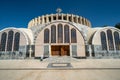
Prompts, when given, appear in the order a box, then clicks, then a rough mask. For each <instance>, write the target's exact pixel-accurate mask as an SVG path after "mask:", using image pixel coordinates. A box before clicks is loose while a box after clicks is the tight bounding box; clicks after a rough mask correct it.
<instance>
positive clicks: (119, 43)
mask: <svg viewBox="0 0 120 80" xmlns="http://www.w3.org/2000/svg"><path fill="white" fill-rule="evenodd" d="M114 40H115V47H116V50H120V37H119V33H118V32H117V31H115V32H114Z"/></svg>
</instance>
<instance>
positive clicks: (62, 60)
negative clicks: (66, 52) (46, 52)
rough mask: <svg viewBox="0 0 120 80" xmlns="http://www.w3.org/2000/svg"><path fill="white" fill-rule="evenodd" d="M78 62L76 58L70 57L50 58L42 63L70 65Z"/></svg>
mask: <svg viewBox="0 0 120 80" xmlns="http://www.w3.org/2000/svg"><path fill="white" fill-rule="evenodd" d="M74 61H75V62H76V61H79V60H78V59H76V58H72V57H70V56H52V57H49V58H46V59H43V62H49V63H71V62H74Z"/></svg>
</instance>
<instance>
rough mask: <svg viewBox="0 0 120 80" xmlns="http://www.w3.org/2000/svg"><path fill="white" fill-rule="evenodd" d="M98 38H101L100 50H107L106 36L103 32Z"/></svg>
mask: <svg viewBox="0 0 120 80" xmlns="http://www.w3.org/2000/svg"><path fill="white" fill-rule="evenodd" d="M100 37H101V45H102V50H107V41H106V34H105V32H104V31H102V32H101V33H100Z"/></svg>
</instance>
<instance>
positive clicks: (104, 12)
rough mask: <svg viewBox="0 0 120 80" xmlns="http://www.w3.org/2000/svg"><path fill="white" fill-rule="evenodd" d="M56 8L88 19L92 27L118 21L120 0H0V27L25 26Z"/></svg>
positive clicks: (119, 20)
mask: <svg viewBox="0 0 120 80" xmlns="http://www.w3.org/2000/svg"><path fill="white" fill-rule="evenodd" d="M57 8H61V9H62V13H70V14H75V15H80V16H83V17H85V18H87V19H89V20H90V21H91V23H92V26H93V27H97V26H104V25H110V26H114V25H115V24H116V23H118V22H120V0H0V29H3V28H6V27H17V28H19V27H25V28H27V24H28V22H29V21H30V20H31V19H33V18H35V17H38V16H41V15H45V14H51V13H56V9H57Z"/></svg>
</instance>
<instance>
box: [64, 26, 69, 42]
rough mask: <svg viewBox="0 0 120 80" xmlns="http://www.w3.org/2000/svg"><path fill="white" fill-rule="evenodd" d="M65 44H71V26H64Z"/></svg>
mask: <svg viewBox="0 0 120 80" xmlns="http://www.w3.org/2000/svg"><path fill="white" fill-rule="evenodd" d="M64 42H65V43H69V42H70V36H69V26H68V25H65V26H64Z"/></svg>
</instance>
